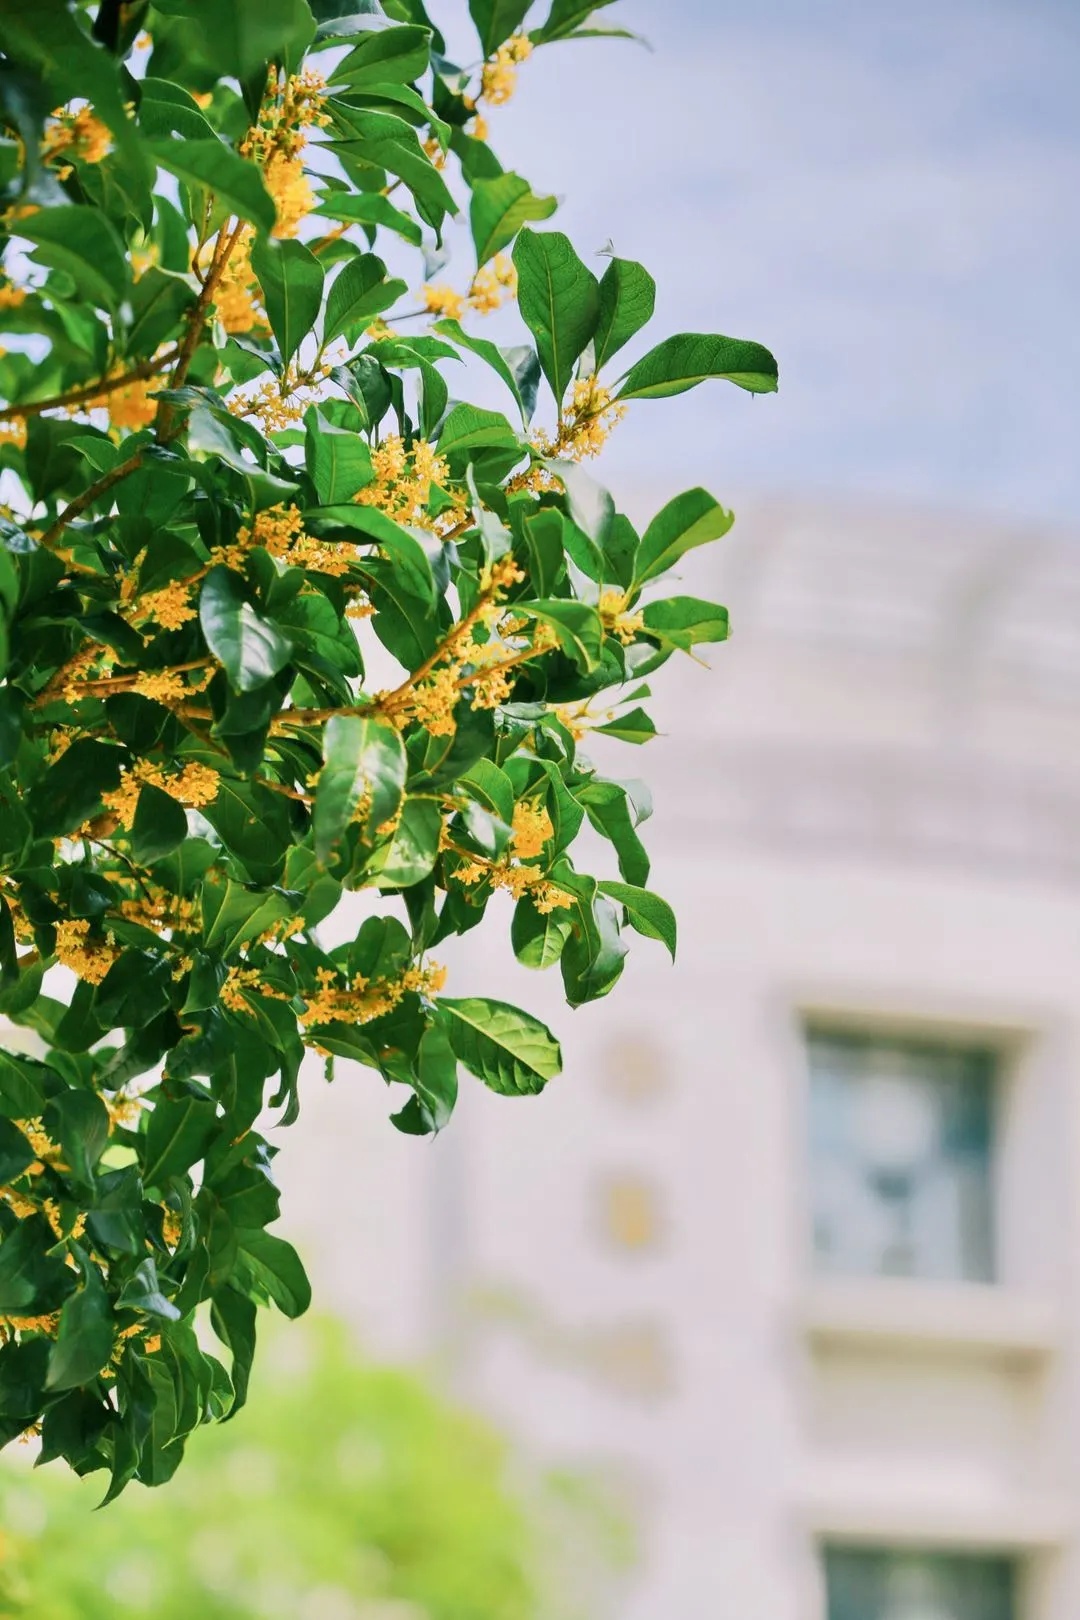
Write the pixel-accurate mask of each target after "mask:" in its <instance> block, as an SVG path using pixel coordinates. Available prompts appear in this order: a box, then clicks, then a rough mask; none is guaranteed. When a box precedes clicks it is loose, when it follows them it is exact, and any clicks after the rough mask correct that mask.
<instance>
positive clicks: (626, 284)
mask: <svg viewBox="0 0 1080 1620" xmlns="http://www.w3.org/2000/svg"><path fill="white" fill-rule="evenodd" d="M655 304H656V282H655V281H654V280H653V278H652V276H650V274H649V272H648V271H647V270H646V268H645V266H644V265H643V264H637V263H636V262H635V261H634V260H633V259H612V261H611V263H610V264H609V265H608V267H607V269H606V270H605V271H604V274H603V275H602V276H601V277H600V316H599V319H598V320H597V323H596V333H595V335H594V337H593V367H592V369H593V371H599V370H600V368H601V366H604V365H606V364H607V362H608V361H609V360H610V359H611V357H612V355H614V354H618V352H619V350H620V349H621V348H622V347H623V344H624V343H628V342H629V340H630V339H631V338H632V337H633V336H634V333H635V332H640V330H641V328H642V327H643V326H646V325H647V324H648V322H649V321H651V320H652V317H653V308H654V306H655Z"/></svg>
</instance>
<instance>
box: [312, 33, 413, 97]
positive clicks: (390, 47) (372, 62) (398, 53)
mask: <svg viewBox="0 0 1080 1620" xmlns="http://www.w3.org/2000/svg"><path fill="white" fill-rule="evenodd" d="M430 56H431V31H430V29H427V28H419V27H417V26H416V25H415V24H406V25H405V26H403V27H401V28H382V29H379V30H377V31H373V32H371V33H369V34H367V35H366V36H362V37H361V39H360V43H359V44H358V45H354V46H353V48H352V50H351V51H350V52H349V54H348V55H347V56H345V57H343V58H342V60H341V61H340V62H339V63H338V65H337V67H336V68H335V69H334V70H333V73H332V74H331V76H330V88H331V89H332V90H336V89H337V88H338V87H339V86H341V85H346V86H348V88H349V89H351V90H358V89H360V88H362V87H363V88H371V89H375V88H377V87H378V86H379V85H383V84H386V85H390V84H412V82H413V80H414V79H419V78H422V77H423V75H424V74H425V73H426V72H427V69H428V64H429V61H430Z"/></svg>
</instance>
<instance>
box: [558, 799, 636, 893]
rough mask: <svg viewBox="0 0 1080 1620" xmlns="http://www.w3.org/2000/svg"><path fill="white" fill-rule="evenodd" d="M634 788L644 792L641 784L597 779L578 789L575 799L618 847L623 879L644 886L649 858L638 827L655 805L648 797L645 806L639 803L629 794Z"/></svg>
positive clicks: (616, 850)
mask: <svg viewBox="0 0 1080 1620" xmlns="http://www.w3.org/2000/svg"><path fill="white" fill-rule="evenodd" d="M630 788H637V789H638V790H639V791H640V788H641V784H639V783H632V784H630V783H626V782H607V781H605V780H604V779H603V778H602V777H595V778H594V779H593V780H592V781H591V782H589V783H587V784H586V785H585V786H584V787H582V788H578V789H576V790H575V797H576V798H577V800H578V801H579V803H580V804H582V805H583V806H584V808H585V813H586V815H587V816H588V818H589V820H590V821H591V822H592V824H593V826H594V827H595V828H596V830H597V832H599V833H602V834H603V836H604V837H605V838H606V839H608V840H609V842H610V843H611V844H612V845H613V846H614V848H615V854H616V855H617V857H618V861H619V871H620V872H621V873H622V875H623V877H624V878H625V879H626V881H627V882H628V883H633V884H635V885H640V884H644V883H645V882H647V881H648V877H649V857H648V854H647V853H646V850H645V846H644V844H643V843H642V842H641V839H640V838H639V837H638V835H637V828H638V826H639V825H640V823H641V822H642V821H644V820H645V818H646V817H647V816H648V815H649V813H650V811H651V806H650V805H649V803H648V799H647V797H646V798H645V801H644V804H643V805H641V804H638V803H635V800H634V798H633V797H632V796H631V793H630V792H629V791H628V789H630Z"/></svg>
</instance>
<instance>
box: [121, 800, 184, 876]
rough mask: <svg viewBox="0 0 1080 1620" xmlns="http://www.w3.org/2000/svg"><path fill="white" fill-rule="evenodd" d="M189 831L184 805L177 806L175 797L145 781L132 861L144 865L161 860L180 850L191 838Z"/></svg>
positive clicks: (136, 813)
mask: <svg viewBox="0 0 1080 1620" xmlns="http://www.w3.org/2000/svg"><path fill="white" fill-rule="evenodd" d="M187 830H188V829H187V816H186V815H185V814H184V808H183V806H182V805H180V804H177V802H176V800H175V799H174V798H173V797H172V795H171V794H169V793H163V792H162V790H161V788H156V787H154V786H153V785H152V783H150V782H144V783H143V785H142V787H141V788H140V790H139V802H138V804H137V805H136V806H135V821H134V824H133V826H132V829H131V854H132V858H133V859H134V860H136V861H138V863H139V865H140V866H149V865H151V863H152V862H154V861H160V860H161V859H162V857H163V856H165V855H171V854H172V852H173V850H174V849H178V848H179V846H180V845H181V844H182V843H183V842H184V839H185V838H186V837H187Z"/></svg>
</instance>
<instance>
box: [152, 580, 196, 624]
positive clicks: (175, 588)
mask: <svg viewBox="0 0 1080 1620" xmlns="http://www.w3.org/2000/svg"><path fill="white" fill-rule="evenodd" d="M139 610H140V612H141V613H145V614H146V616H147V617H148V618H150V619H156V620H157V622H158V624H159V625H160V626H161V628H162V629H163V630H179V629H181V627H182V626H183V625H185V624H187V623H188V621H189V620H191V619H196V618H198V613H197V612H196V610H195V608H193V607H192V605H191V586H190V585H185V584H184V582H183V581H182V580H179V579H174V580H172V581H171V582H170V584H168V585H163V586H162V588H161V589H160V590H159V591H147V592H146V595H145V596H142V597H140V598H139Z"/></svg>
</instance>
